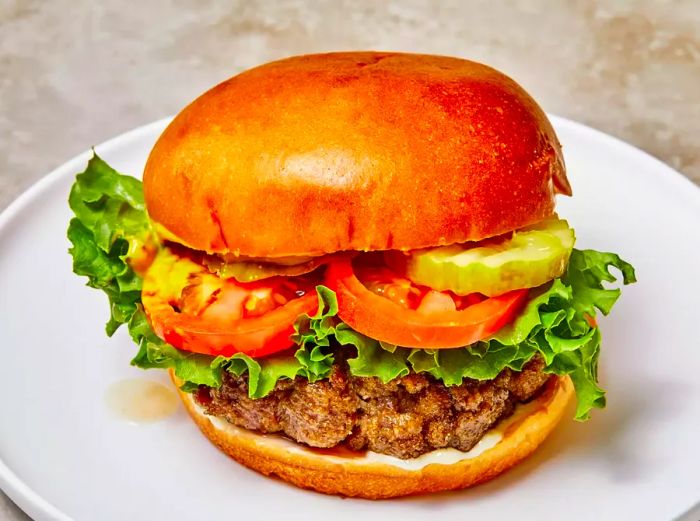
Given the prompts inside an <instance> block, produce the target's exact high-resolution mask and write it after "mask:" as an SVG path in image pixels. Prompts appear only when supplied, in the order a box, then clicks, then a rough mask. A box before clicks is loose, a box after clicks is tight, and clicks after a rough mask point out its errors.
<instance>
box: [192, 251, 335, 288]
mask: <svg viewBox="0 0 700 521" xmlns="http://www.w3.org/2000/svg"><path fill="white" fill-rule="evenodd" d="M325 262H327V259H325V258H324V257H315V258H314V257H312V258H311V260H307V261H306V262H304V263H302V264H272V263H267V262H254V261H239V262H226V261H224V260H221V259H219V258H217V257H214V256H210V257H207V258H206V259H205V260H204V264H205V265H206V266H207V268H208V269H209V271H211V272H212V273H216V274H217V275H219V277H222V278H224V279H229V278H234V279H236V280H237V281H238V282H253V281H256V280H261V279H267V278H270V277H276V276H278V275H279V276H284V277H294V276H297V275H303V274H305V273H309V272H312V271H314V270H315V269H316V268H318V267H319V266H320V265H321V264H324V263H325Z"/></svg>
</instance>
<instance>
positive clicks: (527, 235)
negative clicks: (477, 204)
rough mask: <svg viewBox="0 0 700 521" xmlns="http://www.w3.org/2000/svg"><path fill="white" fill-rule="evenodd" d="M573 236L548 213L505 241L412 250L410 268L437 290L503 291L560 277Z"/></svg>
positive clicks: (411, 274)
mask: <svg viewBox="0 0 700 521" xmlns="http://www.w3.org/2000/svg"><path fill="white" fill-rule="evenodd" d="M574 241H575V236H574V231H573V230H572V229H571V228H570V227H569V224H568V223H567V222H566V221H565V220H563V219H549V220H546V221H542V222H539V223H537V224H535V225H532V226H528V227H526V228H522V229H520V230H516V231H514V232H513V234H512V236H511V237H508V238H504V239H502V240H501V241H488V242H487V243H486V244H482V245H476V246H470V245H469V244H455V245H452V246H444V247H440V248H430V249H425V250H417V251H414V252H411V254H410V255H409V257H408V259H407V263H406V274H407V276H408V278H409V279H411V280H412V281H413V282H416V283H418V284H422V285H425V286H428V287H430V288H433V289H436V290H438V291H446V290H451V291H453V292H454V293H456V294H457V295H469V294H470V293H483V294H484V295H488V296H493V295H501V294H503V293H506V292H508V291H511V290H514V289H520V288H532V287H535V286H539V285H541V284H544V283H545V282H547V281H549V280H552V279H555V278H557V277H560V276H561V275H562V274H563V273H564V271H565V270H566V266H567V264H568V262H569V256H570V255H571V250H572V249H573V247H574Z"/></svg>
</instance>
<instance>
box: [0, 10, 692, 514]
mask: <svg viewBox="0 0 700 521" xmlns="http://www.w3.org/2000/svg"><path fill="white" fill-rule="evenodd" d="M125 5H126V3H124V2H119V1H117V0H103V1H100V2H95V1H93V0H54V1H52V2H43V1H40V0H0V209H2V208H4V207H5V206H7V205H8V204H9V203H10V201H11V200H12V199H14V198H15V197H16V196H17V195H18V194H19V193H20V192H21V191H23V190H24V189H26V188H27V187H28V186H29V185H30V184H32V183H33V182H34V181H36V180H37V179H39V178H40V177H41V176H42V175H44V174H45V173H47V172H48V171H49V170H50V169H52V168H54V167H56V166H58V165H60V164H61V163H63V162H64V161H65V160H67V159H69V158H70V157H71V156H73V155H75V154H77V153H78V152H81V151H83V150H85V149H86V148H88V147H90V146H91V145H94V144H97V143H100V142H101V141H103V140H105V139H107V138H109V137H111V136H114V135H116V134H118V133H121V132H123V131H125V130H128V129H130V128H132V127H135V126H137V125H141V124H144V123H147V122H149V121H152V120H155V119H157V118H160V117H163V116H165V115H168V114H172V113H175V112H177V111H178V110H179V109H180V108H181V107H182V106H183V105H184V104H186V103H187V102H188V101H190V100H191V99H193V98H194V97H195V96H197V95H198V94H199V93H201V92H202V91H204V90H205V89H206V88H208V87H210V86H212V85H214V84H215V83H218V82H219V81H221V80H223V79H225V78H227V77H228V76H231V75H232V74H234V73H236V72H237V71H240V70H242V69H244V68H247V67H250V66H253V65H256V64H258V63H261V62H265V61H269V60H271V59H275V58H279V57H282V56H286V55H291V54H301V53H310V52H319V51H330V50H348V49H378V50H403V51H414V52H424V53H438V54H448V55H456V56H462V57H467V58H470V59H474V60H477V61H482V62H485V63H489V64H491V65H493V66H495V67H496V68H498V69H501V70H503V71H504V72H506V73H507V74H509V75H510V76H512V77H513V78H515V79H516V80H517V81H518V82H520V83H521V84H522V85H523V86H524V87H525V88H526V89H527V90H528V91H529V92H530V93H531V94H532V95H533V96H534V97H535V98H536V99H537V100H538V101H539V102H540V103H541V105H542V106H543V107H544V108H545V109H546V110H547V111H549V112H552V113H555V114H559V115H562V116H566V117H569V118H572V119H575V120H578V121H581V122H584V123H587V124H589V125H591V126H593V127H596V128H598V129H601V130H603V131H605V132H608V133H610V134H613V135H615V136H618V137H620V138H622V139H624V140H626V141H629V142H631V143H633V144H635V145H636V146H638V147H640V148H642V149H644V150H646V151H648V152H650V153H651V154H653V155H655V156H657V157H659V158H660V159H662V160H663V161H665V162H667V163H669V164H670V165H671V166H673V167H674V168H676V169H678V170H680V171H681V172H682V173H683V174H685V175H687V176H688V177H689V178H691V179H692V180H694V181H695V182H696V183H700V147H698V136H700V3H699V2H697V0H674V1H661V0H656V1H654V0H635V1H619V2H613V1H603V0H580V1H571V2H556V3H555V2H544V1H536V0H511V1H490V0H483V1H474V2H466V1H465V2H459V1H454V2H417V1H412V2H375V1H372V0H363V1H357V2H352V3H350V2H332V1H325V2H312V1H310V0H307V1H305V0H301V1H291V0H289V1H281V2H252V1H238V2H213V1H210V2H199V1H197V0H181V1H179V2H172V1H167V0H157V1H151V2H139V3H130V5H129V6H128V8H127V7H125ZM0 519H3V520H4V519H12V520H17V519H27V517H26V516H25V515H24V514H22V513H21V512H20V511H19V510H18V509H17V508H16V507H15V506H14V505H13V504H12V503H11V502H10V501H9V500H8V499H7V498H6V497H5V496H2V495H0Z"/></svg>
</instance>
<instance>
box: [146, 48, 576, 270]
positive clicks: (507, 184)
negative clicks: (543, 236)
mask: <svg viewBox="0 0 700 521" xmlns="http://www.w3.org/2000/svg"><path fill="white" fill-rule="evenodd" d="M144 190H145V196H146V204H147V208H148V212H149V215H150V217H151V219H152V220H153V221H155V222H157V223H158V224H159V225H161V226H160V227H159V229H160V230H161V231H162V232H163V235H164V236H166V237H167V238H169V239H170V240H176V241H178V242H181V243H183V244H185V245H188V246H190V247H192V248H195V249H199V250H205V251H208V252H215V253H223V254H233V255H243V256H249V257H280V256H297V255H320V254H324V253H330V252H336V251H340V250H359V251H367V250H385V249H401V250H408V249H415V248H422V247H429V246H437V245H444V244H453V243H458V242H465V241H470V240H479V239H482V238H485V237H490V236H494V235H498V234H500V233H504V232H507V231H510V230H513V229H516V228H519V227H522V226H526V225H528V224H531V223H534V222H536V221H539V220H542V219H544V218H546V217H548V216H549V215H551V214H552V213H553V211H554V195H555V193H557V192H559V193H564V194H570V193H571V190H570V187H569V184H568V181H567V179H566V174H565V169H564V163H563V160H562V156H561V147H560V145H559V142H558V141H557V138H556V136H555V134H554V131H553V129H552V126H551V125H550V123H549V121H548V120H547V117H546V116H545V114H544V113H543V111H542V110H541V109H540V107H539V106H538V105H537V104H536V103H535V101H534V100H533V99H532V98H531V97H530V96H529V95H528V94H527V93H526V92H525V91H524V90H523V89H522V88H521V87H520V86H519V85H518V84H517V83H515V82H514V81H513V80H511V79H510V78H508V77H507V76H505V75H503V74H502V73H500V72H498V71H496V70H494V69H492V68H490V67H487V66H485V65H482V64H479V63H475V62H471V61H467V60H462V59H458V58H448V57H444V56H429V55H416V54H400V53H378V52H348V53H332V54H316V55H307V56H297V57H293V58H288V59H285V60H281V61H277V62H273V63H268V64H266V65H262V66H260V67H256V68H254V69H251V70H248V71H246V72H243V73H241V74H239V75H237V76H234V77H233V78H231V79H229V80H227V81H225V82H223V83H221V84H220V85H218V86H216V87H214V88H213V89H211V90H210V91H208V92H206V93H205V94H203V95H202V96H201V97H199V98H198V99H197V100H195V101H194V102H193V103H192V104H190V105H189V106H188V107H186V108H185V109H184V110H183V111H182V112H180V114H178V115H177V117H176V118H175V119H174V121H173V122H172V123H171V124H170V125H169V126H168V127H167V128H166V130H165V131H164V132H163V134H162V135H161V136H160V138H159V139H158V142H157V143H156V145H155V147H154V148H153V151H152V152H151V154H150V157H149V159H148V162H147V164H146V168H145V171H144Z"/></svg>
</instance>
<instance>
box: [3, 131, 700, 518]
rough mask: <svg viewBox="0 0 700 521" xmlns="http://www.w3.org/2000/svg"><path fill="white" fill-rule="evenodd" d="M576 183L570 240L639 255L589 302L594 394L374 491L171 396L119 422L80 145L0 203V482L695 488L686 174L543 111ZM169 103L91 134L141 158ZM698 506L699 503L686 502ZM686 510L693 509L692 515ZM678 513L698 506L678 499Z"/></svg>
mask: <svg viewBox="0 0 700 521" xmlns="http://www.w3.org/2000/svg"><path fill="white" fill-rule="evenodd" d="M553 121H554V123H555V126H556V128H557V131H558V133H559V136H560V138H561V141H562V143H563V144H564V150H565V155H566V160H567V163H568V168H569V175H570V179H571V182H572V185H573V188H574V193H575V196H574V197H573V198H570V199H569V198H560V200H559V212H560V214H561V215H563V216H564V217H566V218H567V219H569V221H570V222H571V223H572V224H573V226H574V227H575V229H576V233H577V236H578V246H579V247H583V248H585V247H590V248H595V249H599V250H608V251H615V252H618V253H620V254H621V255H622V256H623V258H625V259H627V260H629V261H630V262H632V263H633V264H634V266H635V267H636V268H637V274H638V278H639V283H638V284H635V285H633V286H631V287H628V288H626V289H625V290H624V291H623V295H622V298H621V299H620V301H619V303H618V305H617V306H616V308H615V310H614V312H613V313H612V315H611V317H609V318H607V319H604V320H602V327H603V337H604V341H603V351H602V359H601V380H602V384H603V386H604V387H605V388H606V389H607V390H608V391H609V394H608V398H609V400H608V401H609V405H608V408H607V409H606V410H604V411H595V412H594V414H593V418H592V419H591V420H590V421H589V422H587V423H576V422H574V421H573V420H571V419H570V418H567V419H566V421H564V422H563V423H562V424H561V425H560V426H559V427H558V428H557V430H556V431H555V432H554V433H553V435H552V436H551V437H550V439H549V440H548V441H547V442H546V443H545V444H544V445H543V446H542V447H541V448H540V449H539V450H538V451H537V452H536V453H535V454H534V455H533V456H532V457H531V458H530V459H528V460H527V461H526V462H524V463H523V464H521V465H520V466H518V467H516V468H515V469H514V470H512V471H511V472H509V473H507V474H505V475H503V476H501V477H500V478H498V479H496V480H494V481H492V482H490V483H488V484H485V485H482V486H479V487H476V488H473V489H471V490H467V491H463V492H456V493H445V494H438V495H434V496H428V497H416V498H409V499H402V500H392V501H379V502H371V501H364V500H347V499H346V500H343V499H340V498H337V497H329V496H323V495H320V494H316V493H313V492H306V491H302V490H298V489H296V488H294V487H291V486H288V485H286V484H284V483H281V482H279V481H276V480H273V479H268V478H264V477H262V476H260V475H258V474H256V473H254V472H252V471H250V470H248V469H246V468H243V467H240V466H239V465H237V464H236V463H234V462H233V461H232V460H229V459H228V458H227V457H226V456H224V455H223V454H221V453H220V452H218V451H217V449H215V448H214V447H213V446H212V445H210V444H209V442H208V441H207V440H206V439H205V438H203V437H202V436H201V435H200V433H199V431H198V430H197V428H196V427H195V425H194V424H193V423H192V422H191V421H190V420H189V419H188V418H187V417H186V414H185V412H184V410H183V409H182V407H180V408H179V409H178V411H177V412H176V413H175V414H174V415H172V416H170V417H169V418H168V419H166V420H163V421H161V422H156V423H150V424H133V423H129V422H127V421H124V420H123V419H120V417H119V416H117V415H115V414H114V413H113V411H112V410H111V409H110V408H109V407H107V406H106V405H105V392H106V390H107V388H108V387H109V386H110V385H111V384H113V383H114V382H117V381H120V380H123V379H125V378H134V377H135V378H146V379H152V380H156V381H161V382H166V381H167V377H166V374H165V373H164V372H158V371H151V372H143V371H141V370H139V369H135V368H133V367H131V366H129V360H130V359H131V357H132V356H133V354H134V353H135V346H133V345H132V343H131V341H130V339H129V338H128V335H127V334H126V331H120V332H119V333H118V334H117V335H116V336H115V337H114V338H112V339H108V338H107V337H106V336H105V335H104V328H103V326H104V323H105V320H106V318H107V314H108V309H107V302H106V298H105V297H104V295H103V294H102V293H100V292H98V291H95V290H92V289H88V288H86V287H85V286H84V284H85V280H84V279H81V278H78V277H76V276H75V275H73V274H72V273H71V260H70V258H69V256H68V254H67V253H66V250H67V248H68V242H67V240H66V233H65V232H66V226H67V224H68V220H69V218H70V212H69V209H68V205H67V203H66V199H67V195H68V191H69V188H70V185H71V183H72V182H73V178H74V175H75V173H76V172H79V171H82V170H83V168H84V166H85V163H86V162H87V160H88V158H89V153H88V152H86V153H84V154H82V155H80V156H79V157H76V158H75V159H73V160H71V161H69V162H68V163H66V164H65V165H63V166H62V167H60V168H59V169H57V170H56V171H54V172H53V173H51V174H50V175H48V176H47V177H46V178H44V179H43V180H42V181H40V182H39V183H38V184H37V185H35V186H34V187H33V188H32V189H30V190H29V191H28V192H27V193H25V194H24V195H23V196H21V197H20V198H19V199H18V200H17V201H15V203H14V204H13V205H12V206H10V207H9V208H8V209H7V210H6V211H5V213H3V214H2V216H1V217H0V288H1V289H0V310H1V312H0V335H1V336H0V340H1V343H0V360H1V361H0V381H1V382H2V385H3V393H2V397H1V398H0V418H2V420H0V485H1V486H2V488H3V490H4V491H5V492H6V493H7V494H8V495H9V496H10V497H11V498H12V499H14V501H16V502H17V503H18V504H19V505H20V506H21V507H22V508H23V509H24V510H25V511H27V512H28V513H29V514H30V515H31V516H33V517H34V518H36V519H37V520H43V519H76V520H91V519H100V520H103V521H109V520H120V521H121V520H124V519H130V520H138V519H144V520H146V519H168V520H169V521H177V520H192V519H221V518H225V517H226V518H228V517H230V518H233V517H236V518H239V519H290V518H300V519H307V520H315V519H319V520H324V521H325V520H328V519H329V518H331V519H333V520H334V521H340V520H343V519H380V520H386V519H393V518H397V519H399V518H400V519H402V520H403V521H409V520H413V519H415V520H421V521H424V520H425V518H426V516H432V517H439V519H440V520H441V521H447V520H449V519H460V520H464V519H513V518H516V517H517V518H518V519H519V520H520V521H525V520H529V519H533V520H538V521H541V520H543V519H567V520H570V521H573V520H579V519H594V518H595V519H635V520H644V519H650V520H651V519H654V520H661V519H664V520H667V519H673V518H676V517H678V516H682V515H684V513H685V515H686V516H688V515H689V516H694V515H695V514H688V512H689V510H690V509H692V508H693V506H694V505H696V504H697V502H698V500H700V479H699V478H698V475H699V474H700V442H699V441H698V440H700V376H698V373H699V371H698V370H699V369H700V341H699V340H698V338H699V336H698V321H699V320H700V314H698V313H699V312H698V309H700V307H699V305H698V295H700V269H699V268H700V190H698V189H697V187H695V186H694V185H693V184H692V183H690V182H689V181H687V180H686V179H684V178H683V177H682V176H681V175H680V174H678V173H677V172H674V171H673V170H671V169H670V168H669V167H667V166H665V165H663V164H662V163H660V162H659V161H657V160H655V159H653V158H651V157H650V156H648V155H646V154H644V153H642V152H640V151H639V150H636V149H635V148H633V147H631V146H629V145H626V144H624V143H622V142H620V141H618V140H616V139H614V138H611V137H609V136H606V135H604V134H601V133H599V132H597V131H594V130H591V129H589V128H586V127H584V126H581V125H579V124H576V123H573V122H570V121H566V120H563V119H560V118H554V119H553ZM166 123H167V121H159V122H156V123H153V124H151V125H148V126H146V127H142V128H139V129H137V130H134V131H132V132H129V133H127V134H124V135H122V136H120V137H118V138H115V139H113V140H111V141H109V142H107V143H105V144H103V145H100V146H98V147H97V152H98V153H99V154H100V155H101V156H102V157H104V158H105V159H106V160H107V161H108V162H109V163H110V164H112V165H113V166H114V167H115V168H117V169H118V170H120V171H122V172H126V173H131V174H134V175H139V174H140V172H141V171H142V168H143V165H144V162H145V160H146V156H147V154H148V151H149V150H150V148H151V146H152V145H153V143H154V141H155V139H156V138H157V136H158V135H159V134H160V132H161V131H162V129H163V128H164V126H165V125H166ZM696 513H697V511H696ZM689 519H690V518H689ZM693 519H696V518H695V517H693Z"/></svg>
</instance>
